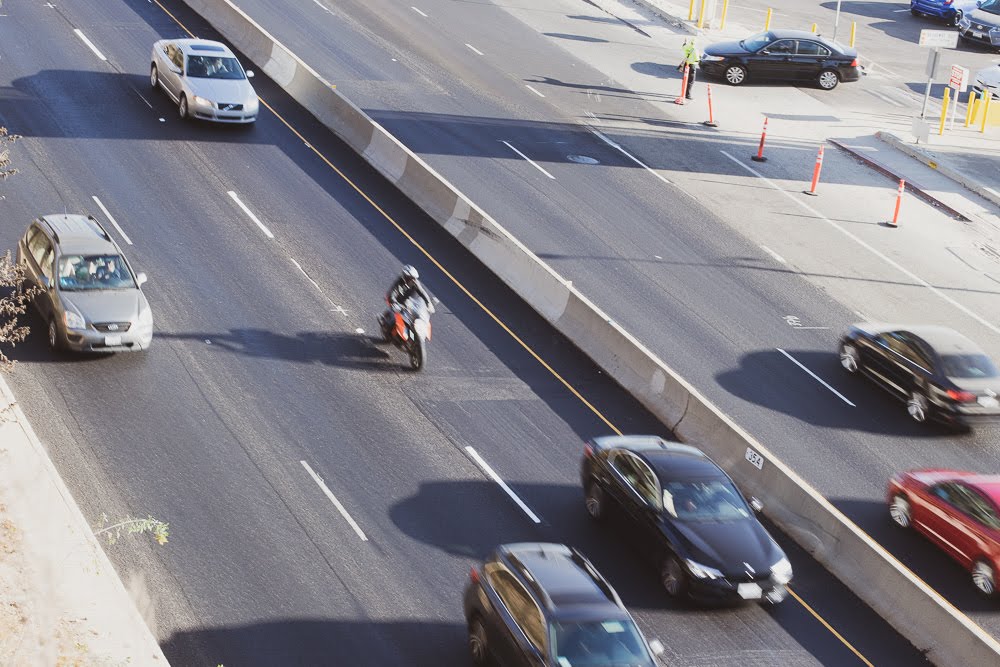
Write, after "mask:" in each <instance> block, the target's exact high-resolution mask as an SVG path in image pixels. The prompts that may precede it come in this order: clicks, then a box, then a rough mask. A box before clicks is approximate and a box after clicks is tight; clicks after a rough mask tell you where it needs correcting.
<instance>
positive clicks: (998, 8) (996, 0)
mask: <svg viewBox="0 0 1000 667" xmlns="http://www.w3.org/2000/svg"><path fill="white" fill-rule="evenodd" d="M979 8H980V9H981V10H983V11H984V12H989V13H990V14H1000V0H986V2H984V3H983V4H981V5H979Z"/></svg>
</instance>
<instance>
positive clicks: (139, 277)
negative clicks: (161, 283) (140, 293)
mask: <svg viewBox="0 0 1000 667" xmlns="http://www.w3.org/2000/svg"><path fill="white" fill-rule="evenodd" d="M147 280H149V276H147V275H146V274H145V272H143V271H140V272H139V273H137V274H136V276H135V284H136V285H138V286H139V287H142V286H143V285H144V284H145V283H146V281H147Z"/></svg>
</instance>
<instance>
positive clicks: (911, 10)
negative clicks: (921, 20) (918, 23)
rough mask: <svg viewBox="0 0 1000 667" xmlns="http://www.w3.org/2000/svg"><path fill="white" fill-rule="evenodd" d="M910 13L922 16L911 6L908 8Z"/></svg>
mask: <svg viewBox="0 0 1000 667" xmlns="http://www.w3.org/2000/svg"><path fill="white" fill-rule="evenodd" d="M910 13H911V14H913V15H914V16H923V14H921V13H920V12H918V11H917V10H916V9H913V8H912V7H911V8H910Z"/></svg>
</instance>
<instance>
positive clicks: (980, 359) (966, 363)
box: [941, 354, 1000, 378]
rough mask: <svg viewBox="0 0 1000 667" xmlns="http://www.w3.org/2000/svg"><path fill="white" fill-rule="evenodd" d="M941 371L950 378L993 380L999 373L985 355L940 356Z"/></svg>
mask: <svg viewBox="0 0 1000 667" xmlns="http://www.w3.org/2000/svg"><path fill="white" fill-rule="evenodd" d="M941 370H942V371H943V372H944V374H945V375H947V376H948V377H950V378H995V377H997V376H1000V371H998V370H997V367H996V366H995V365H994V363H993V361H992V360H991V359H990V358H989V357H987V356H986V355H985V354H942V355H941Z"/></svg>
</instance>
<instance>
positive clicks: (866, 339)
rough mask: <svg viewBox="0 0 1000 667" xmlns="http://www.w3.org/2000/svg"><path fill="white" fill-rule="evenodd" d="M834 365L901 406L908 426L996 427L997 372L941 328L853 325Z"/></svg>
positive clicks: (975, 349)
mask: <svg viewBox="0 0 1000 667" xmlns="http://www.w3.org/2000/svg"><path fill="white" fill-rule="evenodd" d="M840 364H841V366H843V367H844V369H845V370H846V371H847V372H849V373H860V374H863V375H865V376H866V377H868V378H870V379H872V380H873V381H874V382H875V383H876V384H877V385H878V386H880V387H882V388H883V389H885V390H886V391H888V392H889V393H890V394H891V395H892V396H894V397H896V398H898V399H899V400H900V401H902V402H903V403H904V404H905V405H906V411H907V413H908V414H909V415H910V417H911V418H912V419H913V420H914V421H917V422H926V421H928V420H934V421H938V422H942V423H944V424H947V425H952V426H956V427H960V428H964V427H968V426H972V425H973V424H976V423H979V422H1000V400H998V395H1000V370H998V369H997V367H996V365H995V364H994V363H993V361H992V360H991V359H990V358H989V357H988V356H987V355H986V353H985V352H983V350H982V348H980V347H979V346H978V345H976V344H975V343H974V342H972V341H971V340H969V339H968V338H967V337H965V336H963V335H962V334H960V333H958V332H957V331H954V330H952V329H949V328H947V327H941V326H932V325H926V324H924V325H913V324H909V325H895V324H876V323H871V322H867V323H861V324H854V325H852V326H851V327H850V328H849V329H848V331H847V333H846V334H844V336H843V337H842V338H841V341H840Z"/></svg>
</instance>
